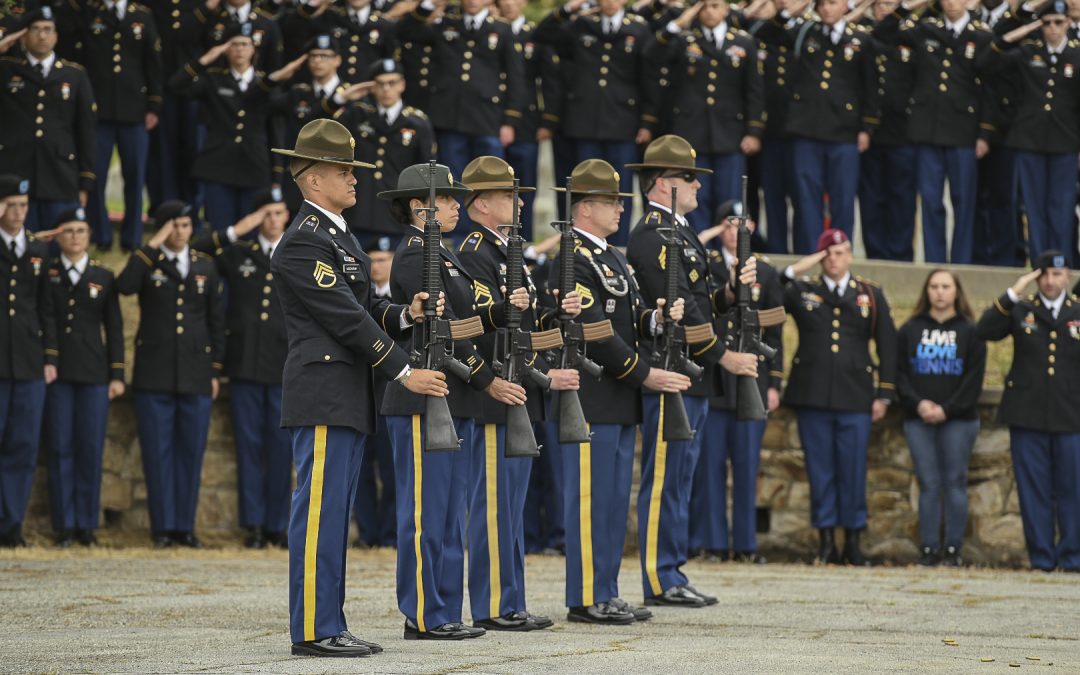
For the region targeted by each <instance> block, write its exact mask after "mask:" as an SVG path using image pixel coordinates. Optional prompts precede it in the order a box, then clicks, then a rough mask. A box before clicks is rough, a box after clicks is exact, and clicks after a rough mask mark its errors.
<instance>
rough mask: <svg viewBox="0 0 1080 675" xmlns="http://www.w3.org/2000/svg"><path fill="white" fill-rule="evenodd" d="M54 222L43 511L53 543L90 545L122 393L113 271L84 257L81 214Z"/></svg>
mask: <svg viewBox="0 0 1080 675" xmlns="http://www.w3.org/2000/svg"><path fill="white" fill-rule="evenodd" d="M52 225H53V229H52V230H51V231H50V232H49V238H50V239H53V240H54V241H56V242H57V243H58V244H59V246H60V255H59V256H57V257H55V258H53V259H52V261H51V263H50V265H49V283H48V284H47V286H48V290H49V293H50V294H51V295H52V305H53V307H55V308H56V312H55V315H54V321H55V325H54V326H53V331H54V332H55V334H56V336H57V342H58V344H59V352H60V354H59V355H58V356H57V357H56V358H55V361H56V366H57V379H56V380H55V381H54V382H53V383H52V384H50V385H49V386H48V393H47V395H46V402H45V405H46V418H47V422H48V423H47V424H46V425H45V440H46V443H47V445H48V449H49V511H50V513H51V515H52V525H53V530H54V532H55V533H56V544H57V546H60V547H67V546H70V545H71V543H72V541H73V540H75V541H78V542H79V543H80V544H83V545H84V546H92V545H93V544H94V543H95V542H96V539H95V537H94V530H95V529H97V527H98V514H99V512H100V511H101V500H100V497H101V462H102V456H103V454H104V451H105V428H106V425H107V423H108V417H109V401H112V400H113V399H115V398H116V397H117V396H121V395H122V394H123V393H124V318H123V316H122V315H121V313H120V296H119V294H118V293H117V291H116V281H115V278H114V276H113V273H112V271H111V270H109V269H108V268H106V267H102V266H101V265H100V264H99V263H98V262H97V261H96V260H90V256H89V255H88V254H87V249H88V248H89V247H90V225H89V224H87V222H86V213H85V211H84V210H83V209H82V208H75V209H70V210H68V211H64V212H62V213H60V214H59V215H58V216H57V218H56V221H55V222H54V223H52ZM103 335H104V339H102V336H103Z"/></svg>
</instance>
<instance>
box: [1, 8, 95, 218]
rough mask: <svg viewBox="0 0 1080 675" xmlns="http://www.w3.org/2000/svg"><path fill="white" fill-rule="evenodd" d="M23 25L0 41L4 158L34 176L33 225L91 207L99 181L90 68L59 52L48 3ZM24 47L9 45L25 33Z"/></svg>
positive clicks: (17, 170) (15, 170)
mask: <svg viewBox="0 0 1080 675" xmlns="http://www.w3.org/2000/svg"><path fill="white" fill-rule="evenodd" d="M23 27H24V30H23V31H20V32H18V33H13V34H12V35H9V36H8V37H6V38H4V39H3V40H0V54H3V53H4V52H5V51H7V52H8V55H6V56H4V57H2V58H0V87H3V88H4V89H5V92H4V93H5V95H4V96H2V97H0V119H3V120H4V124H3V128H2V129H0V163H2V164H3V165H4V167H5V170H7V171H11V172H13V173H15V174H17V175H20V176H28V177H29V180H30V187H31V188H32V189H33V194H31V195H30V198H31V209H30V215H29V216H28V217H27V222H26V226H27V227H28V228H29V229H30V230H38V229H42V228H45V227H48V226H49V225H50V224H51V223H52V222H53V221H54V220H55V219H56V215H57V214H58V213H60V212H61V211H64V210H67V209H71V208H74V207H76V206H80V205H82V206H85V205H86V200H87V197H88V195H89V191H90V189H91V188H92V187H93V186H94V143H95V131H94V128H95V126H96V122H97V119H96V107H95V105H94V92H93V90H92V89H91V86H90V80H89V79H88V78H87V76H86V71H85V70H84V69H83V67H82V66H80V65H79V64H77V63H72V62H69V61H67V60H65V59H61V58H58V57H57V55H56V52H55V48H56V42H57V30H56V15H55V13H54V12H53V10H52V8H51V7H48V6H46V7H42V8H41V9H39V10H37V11H35V12H31V13H30V14H29V15H27V16H26V17H25V22H24V23H23ZM20 35H22V36H23V37H22V43H23V44H24V46H25V47H26V51H25V54H14V53H12V52H11V51H10V49H9V47H10V46H12V45H14V44H15V43H16V42H17V41H19V40H20Z"/></svg>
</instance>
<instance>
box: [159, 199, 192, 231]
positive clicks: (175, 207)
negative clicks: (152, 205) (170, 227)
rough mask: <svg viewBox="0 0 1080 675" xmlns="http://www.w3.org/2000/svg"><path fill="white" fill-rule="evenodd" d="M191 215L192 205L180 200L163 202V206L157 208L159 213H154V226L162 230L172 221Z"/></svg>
mask: <svg viewBox="0 0 1080 675" xmlns="http://www.w3.org/2000/svg"><path fill="white" fill-rule="evenodd" d="M190 215H191V205H190V204H188V203H187V202H182V201H180V200H179V199H170V200H169V201H167V202H162V203H161V206H159V207H157V211H154V225H155V226H156V227H158V228H160V227H161V226H162V225H164V224H165V223H167V222H169V221H170V220H175V219H177V218H183V217H184V216H190Z"/></svg>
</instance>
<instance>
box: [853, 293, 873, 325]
mask: <svg viewBox="0 0 1080 675" xmlns="http://www.w3.org/2000/svg"><path fill="white" fill-rule="evenodd" d="M855 304H856V305H858V306H859V314H862V318H864V319H869V318H870V296H869V295H867V294H866V293H860V294H859V295H858V296H856V297H855Z"/></svg>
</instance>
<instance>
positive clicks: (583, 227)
mask: <svg viewBox="0 0 1080 675" xmlns="http://www.w3.org/2000/svg"><path fill="white" fill-rule="evenodd" d="M571 177H572V179H573V188H572V197H571V199H572V200H573V201H572V206H571V208H572V210H573V217H574V229H575V249H574V270H575V279H576V282H575V288H574V290H576V291H577V292H578V295H579V296H580V297H581V315H580V319H581V321H583V322H585V323H594V322H598V321H603V320H610V321H611V323H612V329H613V331H614V335H613V336H612V337H611V338H609V339H607V340H604V341H602V342H597V343H594V344H592V345H591V346H590V348H589V350H588V357H589V358H590V359H592V360H594V361H595V362H596V363H598V364H599V365H601V366H602V367H603V368H604V371H603V374H602V376H601V377H600V379H599V380H594V379H593V378H591V377H587V378H582V381H581V405H582V408H583V411H584V413H585V420H586V421H587V422H588V423H589V429H590V431H591V433H592V440H591V441H590V442H588V443H575V444H560V447H559V452H560V453H561V454H562V457H563V479H564V491H563V496H564V500H565V501H564V504H565V523H566V606H567V607H569V610H570V611H569V612H568V614H567V619H568V620H569V621H575V622H582V623H595V624H601V625H625V624H630V623H634V621H644V620H646V619H649V618H650V617H651V616H652V612H650V611H649V610H648V609H646V608H644V607H633V606H631V605H630V604H629V603H627V602H626V601H624V600H622V599H621V598H620V597H619V584H618V579H619V567H620V565H621V564H622V552H623V543H624V541H625V539H626V529H625V523H626V516H627V510H628V508H629V502H630V487H631V483H632V481H633V473H634V439H635V436H636V427H637V425H638V424H640V423H641V422H642V404H641V388H642V387H647V388H649V389H651V390H653V391H669V392H675V391H685V390H686V389H687V388H689V386H690V378H688V377H686V376H685V375H683V374H681V373H675V372H670V371H666V370H663V369H660V368H654V367H651V366H649V365H648V359H642V358H641V355H640V354H639V353H638V350H639V344H638V338H639V336H640V337H642V338H645V337H653V336H655V335H657V334H658V333H659V332H660V331H661V330H663V322H664V319H665V317H664V314H665V312H663V311H661V310H653V309H649V308H647V307H646V306H645V303H644V301H643V300H642V295H641V293H640V292H639V290H638V287H637V281H636V280H635V279H634V276H633V272H632V271H631V269H630V266H629V263H628V262H627V259H626V257H625V256H623V254H622V253H620V252H619V251H618V249H616V248H615V247H614V246H612V245H611V244H609V243H608V241H607V237H609V236H611V235H613V234H615V233H616V232H618V230H619V217H620V215H621V211H622V208H623V201H622V198H623V197H626V196H628V195H626V193H621V192H619V184H620V177H619V174H618V173H617V172H616V171H615V169H614V168H612V166H611V165H610V164H608V163H607V162H605V161H603V160H599V159H594V160H587V161H585V162H582V163H581V164H579V165H578V166H577V167H575V168H574V172H573V174H572V175H571ZM556 189H559V190H561V189H562V188H556ZM558 276H559V275H558V266H557V265H552V271H551V276H550V278H549V288H551V289H552V291H555V290H558V291H560V293H561V292H563V291H567V290H568V289H563V288H560V287H559V279H558ZM654 301H655V300H654ZM663 302H664V301H663V298H659V301H658V302H657V304H658V305H659V306H660V307H661V308H662V307H663ZM685 304H686V303H685V300H684V299H683V298H682V297H680V298H678V299H677V300H676V301H675V303H674V305H673V306H672V308H671V313H670V316H671V319H673V320H675V321H679V320H681V319H682V318H683V310H684V307H685ZM639 522H640V519H639ZM646 583H648V582H646ZM657 595H659V593H657Z"/></svg>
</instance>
